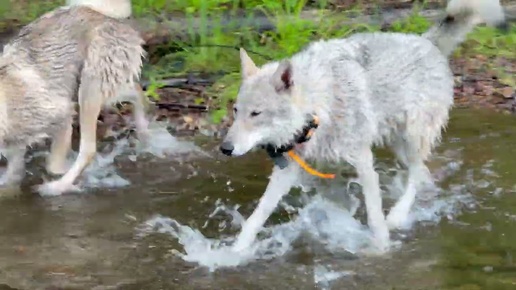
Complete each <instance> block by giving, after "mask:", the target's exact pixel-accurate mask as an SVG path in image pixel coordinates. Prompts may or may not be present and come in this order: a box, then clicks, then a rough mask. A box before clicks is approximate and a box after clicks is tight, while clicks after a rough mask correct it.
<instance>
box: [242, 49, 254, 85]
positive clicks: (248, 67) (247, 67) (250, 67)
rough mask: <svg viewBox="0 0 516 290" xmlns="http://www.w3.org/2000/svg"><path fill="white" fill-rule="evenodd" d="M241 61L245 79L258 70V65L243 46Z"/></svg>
mask: <svg viewBox="0 0 516 290" xmlns="http://www.w3.org/2000/svg"><path fill="white" fill-rule="evenodd" d="M240 63H241V65H242V78H244V79H245V78H248V77H250V76H252V75H254V74H255V73H256V72H257V71H258V67H257V66H256V65H255V64H254V62H253V60H252V59H251V58H250V57H249V55H247V52H246V51H245V49H243V48H240Z"/></svg>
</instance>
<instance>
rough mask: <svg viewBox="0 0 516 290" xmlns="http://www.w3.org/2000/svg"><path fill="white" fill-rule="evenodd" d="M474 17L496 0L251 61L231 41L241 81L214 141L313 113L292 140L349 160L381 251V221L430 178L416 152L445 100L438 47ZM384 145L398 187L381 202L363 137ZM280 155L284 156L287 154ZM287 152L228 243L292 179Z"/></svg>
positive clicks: (448, 49) (268, 139) (457, 37)
mask: <svg viewBox="0 0 516 290" xmlns="http://www.w3.org/2000/svg"><path fill="white" fill-rule="evenodd" d="M481 23H487V24H489V25H495V26H502V25H505V16H504V13H503V9H502V7H501V5H500V3H499V1H498V0H452V1H450V2H449V3H448V5H447V7H446V16H445V17H443V19H442V20H441V21H439V23H437V24H436V25H435V26H433V27H431V28H430V30H429V31H427V32H426V33H424V34H423V35H421V36H419V35H411V34H402V33H359V34H355V35H352V36H350V37H348V38H345V39H333V40H327V41H325V40H321V41H316V42H313V43H311V44H310V45H308V46H307V47H306V48H305V49H304V50H302V51H301V52H299V53H297V54H295V55H294V56H292V57H291V58H289V59H285V60H282V61H278V62H270V63H267V64H265V65H263V66H262V67H257V66H256V65H255V64H254V63H253V61H252V60H251V59H250V58H249V56H248V55H247V53H246V52H245V51H244V50H243V49H241V52H240V58H241V65H242V80H243V81H242V84H241V87H240V90H239V93H238V96H237V99H236V102H235V105H234V116H235V120H234V123H233V124H232V126H231V127H230V128H229V131H228V133H227V135H226V137H225V139H224V141H223V142H222V144H221V145H220V150H221V151H222V152H223V153H224V154H226V155H229V156H240V155H243V154H245V153H247V152H248V151H250V150H251V149H253V148H255V147H259V146H265V145H267V146H274V147H275V148H281V147H282V146H286V145H289V144H293V143H295V142H296V141H295V139H294V136H297V135H298V134H299V133H300V131H301V130H303V129H304V128H305V127H306V124H307V118H306V116H307V115H312V116H313V115H315V116H317V118H318V119H319V127H318V129H316V130H315V131H314V133H313V134H312V137H311V139H310V140H309V141H307V142H305V143H303V144H295V147H294V150H295V151H296V152H297V154H299V155H300V156H301V157H303V158H306V159H308V160H312V161H314V160H315V161H323V162H335V163H336V162H342V161H346V162H348V163H349V164H351V165H352V166H353V167H354V168H355V170H356V171H357V174H358V180H359V182H360V184H361V186H362V190H363V194H364V198H365V205H366V210H367V216H368V218H367V222H368V225H369V228H370V229H371V231H372V233H373V241H372V242H373V245H374V246H373V251H375V250H377V251H375V252H378V253H383V252H385V251H388V250H389V248H390V246H391V242H390V237H389V229H391V230H392V229H397V228H400V227H402V225H404V224H405V223H406V222H407V220H408V215H409V212H410V209H411V207H412V205H413V203H414V200H415V197H416V192H417V190H418V189H419V188H420V186H421V185H422V184H427V182H429V183H430V184H432V183H433V181H432V179H431V176H430V174H429V171H428V169H427V167H426V165H425V161H426V160H427V159H428V158H429V157H430V155H431V151H432V149H433V148H434V147H435V146H436V145H437V144H438V143H439V141H440V138H441V130H442V129H443V128H444V127H445V126H446V124H447V122H448V114H449V110H450V109H451V107H452V105H453V76H452V73H451V70H450V68H449V65H448V60H447V58H448V56H449V55H450V54H451V53H452V52H453V50H454V49H455V48H456V47H457V46H458V45H459V44H460V43H461V42H462V41H463V40H464V39H465V37H466V36H467V34H468V33H469V32H470V31H472V30H473V29H474V27H475V26H476V25H478V24H481ZM375 145H377V146H388V147H389V148H391V149H392V150H393V151H394V153H395V154H396V157H397V159H399V161H400V162H401V163H402V164H404V165H405V166H406V168H407V169H408V179H407V185H406V189H405V192H404V194H403V195H402V196H401V197H400V199H399V200H398V201H397V203H396V204H395V205H394V207H393V208H392V209H391V210H390V212H389V214H388V216H387V218H385V216H384V214H383V212H382V197H381V191H380V186H379V180H378V174H377V173H376V172H375V170H374V167H373V160H374V156H373V153H372V150H371V148H372V147H373V146H375ZM287 160H290V159H287ZM300 173H301V170H300V166H298V165H297V164H296V163H294V162H290V164H288V166H287V167H286V168H284V169H281V168H280V167H279V166H275V167H274V169H273V173H272V175H271V176H270V180H269V184H268V186H267V188H266V191H265V193H264V195H263V196H262V198H261V199H260V202H259V204H258V207H257V208H256V209H255V211H254V212H253V214H252V215H251V216H250V217H249V219H248V220H247V221H246V222H245V225H244V226H243V228H242V232H241V233H240V234H239V236H238V238H237V240H236V242H235V244H234V245H233V250H236V251H239V250H242V249H245V248H247V247H249V246H250V245H251V243H252V242H253V241H254V239H255V237H256V234H257V233H258V231H259V230H260V229H261V227H262V226H263V224H264V222H265V221H266V219H267V218H268V217H269V216H270V214H271V213H272V211H273V210H274V209H275V207H276V206H277V204H278V202H279V201H280V199H281V198H282V197H283V196H284V195H285V194H287V193H288V192H289V190H290V189H291V188H292V187H293V186H297V185H299V184H298V182H300V179H299V176H300Z"/></svg>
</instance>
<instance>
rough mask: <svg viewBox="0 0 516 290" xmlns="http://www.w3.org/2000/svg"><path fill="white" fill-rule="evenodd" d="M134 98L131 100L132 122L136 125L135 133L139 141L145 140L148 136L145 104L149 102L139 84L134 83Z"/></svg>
mask: <svg viewBox="0 0 516 290" xmlns="http://www.w3.org/2000/svg"><path fill="white" fill-rule="evenodd" d="M135 94H136V96H135V98H134V100H133V107H134V112H133V114H134V122H135V125H136V133H137V134H138V139H140V141H142V142H145V141H147V140H148V138H149V120H147V118H146V111H147V110H146V108H147V106H146V104H148V103H149V100H147V97H146V96H145V94H144V93H143V90H142V88H141V86H140V85H139V84H136V85H135Z"/></svg>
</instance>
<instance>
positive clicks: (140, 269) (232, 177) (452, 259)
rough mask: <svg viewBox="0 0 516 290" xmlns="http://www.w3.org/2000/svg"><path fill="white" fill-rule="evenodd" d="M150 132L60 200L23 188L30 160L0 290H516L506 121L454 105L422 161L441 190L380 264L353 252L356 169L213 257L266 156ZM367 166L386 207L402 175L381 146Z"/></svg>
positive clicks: (292, 202)
mask: <svg viewBox="0 0 516 290" xmlns="http://www.w3.org/2000/svg"><path fill="white" fill-rule="evenodd" d="M156 126H157V125H156ZM156 128H158V127H156ZM153 138H155V139H154V140H153V145H152V146H151V148H150V150H147V151H150V153H149V152H148V153H142V150H140V151H138V150H136V151H135V150H133V149H128V141H127V140H125V139H121V140H119V141H116V142H114V143H111V145H110V146H108V147H110V148H109V150H107V152H109V151H111V153H103V154H101V155H100V156H99V158H97V160H96V163H95V164H94V165H93V166H92V167H91V168H90V169H89V170H88V171H87V172H86V178H85V179H84V181H83V183H84V187H85V189H84V191H83V192H80V193H74V194H68V195H64V196H59V197H52V198H50V197H45V198H43V197H39V196H38V195H35V194H32V193H30V191H28V190H27V188H28V186H30V185H31V182H32V183H38V182H41V180H42V178H43V179H44V178H50V177H47V176H42V173H41V172H43V170H42V166H43V165H42V162H41V161H42V160H43V158H44V156H42V155H43V154H44V153H34V154H33V156H31V157H28V158H29V159H32V160H31V162H30V165H29V167H28V171H29V173H30V174H29V175H30V176H29V178H28V181H27V183H28V184H26V186H24V190H23V191H22V192H20V193H13V192H12V191H8V190H5V192H2V195H3V197H2V198H1V199H0V289H145V290H154V289H192V290H193V289H195V290H198V289H213V290H215V289H217V290H219V289H242V290H243V289H246V290H248V289H257V290H258V289H263V290H265V289H364V290H376V289H379V290H380V289H381V290H384V289H389V290H391V289H396V290H399V289H407V290H416V289H425V290H426V289H457V290H459V289H461V290H476V289H496V290H503V289H516V178H515V177H514V176H515V175H516V119H515V118H514V117H513V116H505V115H501V114H494V113H489V112H484V111H473V110H458V109H457V110H455V112H454V113H453V115H452V119H451V121H450V125H449V127H448V129H447V132H446V134H445V135H444V138H443V144H442V145H441V146H440V147H439V148H438V149H437V151H436V153H435V155H434V158H433V159H432V160H431V161H430V162H429V167H430V169H431V171H432V173H433V175H434V177H435V179H436V181H437V184H438V186H439V187H440V189H441V190H439V191H438V192H430V193H423V194H421V195H420V196H419V199H418V201H417V204H416V206H415V208H414V211H413V213H412V219H413V221H414V223H413V224H412V226H411V227H410V228H408V229H407V230H404V231H398V232H395V233H394V234H393V239H394V240H396V241H397V246H396V247H395V248H394V249H393V250H392V252H390V253H388V254H386V255H383V256H374V255H373V256H372V255H367V254H363V253H362V251H361V250H362V249H363V248H364V247H365V248H367V243H368V242H367V241H368V237H369V235H370V234H369V231H368V230H367V227H365V226H363V225H362V223H363V222H364V216H365V210H364V206H363V203H362V202H361V199H362V197H361V194H360V188H359V187H358V186H356V184H355V183H353V182H352V181H353V171H352V170H349V172H348V171H347V170H344V173H343V174H342V178H340V179H339V181H335V182H333V183H325V184H323V183H321V182H315V183H313V185H314V186H315V188H316V189H315V190H312V191H309V192H301V191H299V190H297V191H293V192H292V194H291V195H289V196H287V197H286V198H285V199H284V200H283V202H282V204H281V206H280V207H279V208H278V210H277V211H276V212H275V213H274V214H273V216H272V217H271V218H270V219H269V221H268V223H267V225H266V226H267V228H266V230H265V231H264V232H263V233H262V234H261V235H260V238H259V242H258V243H257V245H256V249H255V251H254V252H253V254H252V255H251V256H246V257H234V256H232V255H231V254H228V253H227V252H224V251H221V250H220V249H221V248H223V247H224V245H225V244H226V243H230V242H231V241H232V239H233V238H234V237H235V235H236V234H237V233H238V231H239V226H240V224H241V222H242V219H243V217H247V216H248V215H249V214H250V213H251V212H252V210H253V209H254V207H255V205H256V203H257V201H258V199H259V197H260V196H261V194H262V193H263V191H264V190H265V186H266V184H267V181H268V180H267V176H268V175H269V174H270V172H271V167H272V165H271V162H270V161H269V160H268V159H267V158H266V156H265V154H263V152H256V153H252V154H249V155H248V156H245V157H241V158H234V159H230V158H226V157H223V156H221V155H220V154H219V153H218V152H217V145H218V144H217V142H216V141H215V142H214V141H213V140H206V139H205V138H196V139H188V140H185V139H179V140H178V139H175V138H173V137H171V136H169V135H168V133H166V132H164V130H160V129H156V130H155V133H154V135H153ZM113 144H114V146H112V145H113ZM135 152H138V154H136V153H135ZM162 153H163V155H162ZM377 163H378V164H377V167H378V170H379V172H380V174H381V180H382V182H383V184H384V190H385V204H386V206H390V205H391V204H392V203H393V201H392V197H393V196H395V195H396V194H398V193H397V192H398V189H399V182H400V180H402V176H403V171H402V170H399V169H397V168H396V166H395V164H394V162H393V161H392V158H391V155H390V154H388V153H386V152H383V151H379V152H378V160H377ZM361 222H362V223H361Z"/></svg>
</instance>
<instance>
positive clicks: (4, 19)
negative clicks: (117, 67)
mask: <svg viewBox="0 0 516 290" xmlns="http://www.w3.org/2000/svg"><path fill="white" fill-rule="evenodd" d="M308 2H309V1H308V0H285V1H277V0H177V1H168V0H133V1H132V3H133V13H134V15H135V17H149V16H151V17H154V18H161V16H164V15H167V14H174V15H182V16H183V17H185V18H186V19H187V22H188V25H187V31H188V33H187V37H186V39H182V40H181V41H178V40H173V41H172V42H171V43H170V44H168V45H165V47H164V48H163V49H162V50H164V51H169V52H168V53H161V54H160V55H161V58H160V60H159V61H158V62H157V63H153V64H152V65H146V67H145V68H144V78H146V79H149V80H151V82H152V85H151V86H150V87H149V88H150V89H149V91H148V92H147V94H148V95H149V97H152V98H155V99H157V98H159V96H158V95H157V93H156V91H157V89H159V87H160V85H161V84H160V82H159V80H161V79H164V78H167V77H173V76H177V75H184V74H185V73H186V72H191V71H202V72H208V73H210V72H212V73H213V72H224V73H225V76H224V77H222V78H221V79H219V80H218V81H217V82H216V83H215V84H214V85H213V86H212V87H211V88H209V90H208V94H211V95H214V96H217V98H216V100H217V102H216V104H215V105H216V107H217V108H216V109H214V110H212V120H213V121H214V122H220V121H221V120H222V118H223V117H224V116H226V105H227V103H228V102H230V101H231V100H233V99H234V98H235V97H236V95H237V93H238V88H239V86H240V73H239V69H240V64H239V54H238V48H239V47H244V48H246V50H248V52H249V53H250V55H251V57H252V58H253V59H254V60H255V62H256V63H257V64H263V63H265V62H266V61H268V60H270V59H281V58H284V57H288V56H291V55H292V54H294V53H296V52H297V51H299V50H301V49H302V48H303V47H304V46H306V45H307V44H308V43H309V42H311V41H313V40H317V39H328V38H336V37H346V36H348V35H350V34H352V33H356V32H363V31H369V32H371V31H378V30H379V29H380V27H376V26H371V25H366V24H356V25H343V24H342V23H343V22H344V21H345V20H346V19H345V14H344V13H335V12H332V11H329V10H328V9H327V8H328V7H329V6H328V0H319V1H315V3H314V1H310V3H308ZM36 3H37V4H36ZM63 3H64V1H58V0H41V1H37V2H36V1H29V0H20V1H17V2H14V1H10V0H0V29H6V28H8V27H10V26H20V25H24V24H26V23H28V22H30V21H32V20H33V19H35V18H36V17H38V16H39V15H41V14H43V13H44V12H46V11H49V10H51V9H53V8H55V7H57V6H59V5H62V4H63ZM308 5H309V6H310V8H311V9H314V8H319V9H318V13H317V14H316V17H313V18H312V19H311V20H304V19H302V18H301V17H300V15H301V13H302V12H303V10H306V8H307V6H308ZM242 7H243V8H244V9H246V13H245V15H246V17H247V18H248V19H252V18H253V17H254V15H256V13H258V12H259V13H263V14H265V15H266V16H267V17H268V18H269V19H270V20H271V21H272V22H274V23H275V24H276V27H277V29H276V31H274V32H265V33H258V32H257V31H254V30H253V29H251V28H245V26H243V25H241V24H239V23H233V24H232V25H233V26H234V27H233V29H230V30H229V31H227V30H224V29H223V27H222V25H221V24H220V21H221V19H222V17H223V15H224V14H228V13H229V14H231V13H236V12H237V11H238V10H239V9H242ZM359 8H360V7H357V9H359ZM421 8H423V7H417V8H416V9H415V12H417V10H418V9H421ZM162 19H165V18H162ZM194 19H195V20H196V21H197V24H198V27H197V28H196V29H193V28H192V27H193V23H194ZM209 19H210V20H209ZM199 20H200V21H199ZM165 21H166V20H165ZM431 25H432V23H430V22H429V21H428V20H426V19H425V18H424V17H421V16H419V15H418V14H417V13H414V15H412V16H411V17H409V18H407V19H404V20H401V21H397V22H395V23H393V24H392V25H391V27H390V31H394V32H403V33H418V34H420V33H422V32H424V31H426V30H427V29H428V28H429V27H430V26H431ZM467 42H468V43H469V45H467V47H468V49H459V50H457V52H456V55H458V56H471V55H475V54H480V55H484V56H487V57H494V56H496V57H500V56H504V57H507V58H509V59H514V47H515V45H516V26H513V27H512V28H511V30H510V31H509V33H505V34H504V33H500V32H499V31H497V30H495V29H493V28H488V27H480V28H478V29H476V30H475V32H474V33H472V34H471V35H470V37H469V39H468V41H467ZM464 47H466V46H464ZM498 74H499V78H500V80H501V81H502V82H505V83H506V84H508V85H511V84H513V83H514V77H513V76H510V75H506V73H505V72H504V71H503V70H498Z"/></svg>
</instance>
